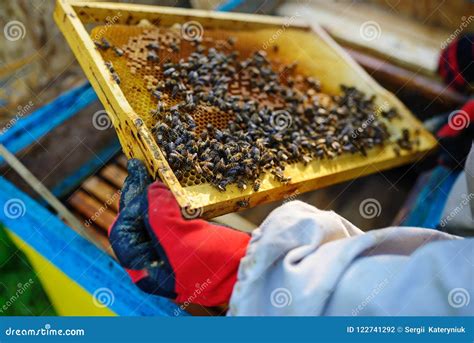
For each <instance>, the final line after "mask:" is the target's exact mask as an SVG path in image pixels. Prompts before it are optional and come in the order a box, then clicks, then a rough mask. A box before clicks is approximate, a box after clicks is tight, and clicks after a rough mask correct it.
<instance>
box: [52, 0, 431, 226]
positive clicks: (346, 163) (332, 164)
mask: <svg viewBox="0 0 474 343" xmlns="http://www.w3.org/2000/svg"><path fill="white" fill-rule="evenodd" d="M118 14H120V15H118ZM54 18H55V21H56V23H57V25H58V26H59V28H60V29H61V31H62V32H63V34H64V36H65V37H66V40H67V41H68V43H69V45H70V47H71V49H72V51H73V52H74V54H75V56H76V57H77V59H78V61H79V63H80V64H81V66H82V68H83V69H84V72H85V74H86V76H87V77H88V79H89V81H90V82H91V84H92V86H93V88H94V89H95V91H96V93H97V95H98V97H99V99H100V101H101V102H102V104H103V105H104V107H105V109H106V111H107V113H108V114H109V116H110V119H111V121H112V123H113V125H114V127H115V129H116V131H117V134H118V137H119V139H120V143H121V145H122V148H123V150H124V152H125V154H126V155H127V156H128V157H129V158H131V157H134V158H139V159H141V160H142V161H144V162H145V164H146V166H147V168H148V170H149V172H150V173H151V175H152V176H153V177H154V178H158V177H159V178H161V180H162V181H163V182H164V183H165V184H166V185H167V186H168V187H169V188H170V190H171V191H172V193H173V194H174V196H175V197H176V200H177V202H178V203H179V205H180V206H181V208H182V209H184V210H186V214H189V215H190V216H192V217H194V216H202V217H205V218H212V217H216V216H219V215H222V214H225V213H229V212H236V211H239V210H242V209H245V208H248V207H253V206H256V205H258V204H262V203H267V202H270V201H275V200H280V199H283V198H285V197H288V196H292V195H295V194H299V193H302V192H306V191H310V190H314V189H317V188H321V187H324V186H328V185H331V184H334V183H338V182H342V181H345V180H349V179H354V178H357V177H360V176H363V175H367V174H370V173H373V172H379V171H381V170H383V169H388V168H392V167H395V166H399V165H402V164H405V163H408V162H412V161H415V160H417V159H419V158H421V157H422V156H424V155H426V154H427V153H428V152H430V151H431V150H433V149H434V148H435V147H436V140H435V139H434V137H433V136H432V135H431V134H430V133H429V132H427V131H426V130H425V129H424V128H423V126H422V124H421V123H420V122H419V121H418V120H417V119H416V118H415V117H414V116H413V115H412V114H411V113H410V111H409V110H408V109H407V108H406V107H405V106H404V105H403V104H402V103H401V102H400V101H399V100H398V99H397V98H396V97H395V96H394V95H393V94H392V93H390V92H388V91H386V90H385V89H384V88H382V87H381V86H380V85H379V84H377V82H376V81H374V80H373V79H372V78H371V77H370V76H369V75H368V74H367V73H366V72H365V71H364V70H363V69H362V68H361V67H360V66H359V65H358V64H357V63H355V62H354V61H353V60H352V59H351V57H349V55H348V54H347V53H345V52H344V51H343V50H342V48H341V47H339V46H338V45H337V44H336V43H335V42H334V41H333V40H332V39H331V38H330V37H329V36H328V35H327V34H326V33H325V32H324V31H323V30H322V29H321V28H320V27H319V26H317V25H315V24H312V25H311V26H307V25H305V24H301V23H298V21H297V18H278V17H269V16H260V15H249V14H236V13H220V12H209V11H199V10H188V9H179V8H167V7H156V6H145V5H136V4H118V3H101V2H89V1H87V2H80V1H72V0H57V6H56V11H55V13H54ZM110 18H116V20H115V21H114V24H122V25H136V24H138V23H139V21H140V20H142V19H146V20H148V21H149V22H150V23H152V24H154V25H157V26H164V27H170V26H172V25H174V24H176V23H181V24H183V23H186V22H188V21H197V22H199V23H200V24H201V25H202V26H203V27H204V28H205V29H206V28H212V29H215V30H219V29H221V30H250V31H251V32H252V33H251V35H252V37H253V39H260V40H261V42H262V43H265V42H267V41H268V39H278V40H281V41H282V42H283V44H297V45H299V44H300V43H304V54H302V55H299V56H298V57H299V60H298V62H300V60H301V61H302V63H303V64H304V65H305V68H306V69H305V71H307V73H308V76H314V77H316V78H318V79H319V80H321V82H322V84H323V89H324V90H325V91H327V92H328V93H330V94H336V93H338V87H339V84H343V83H344V84H349V85H355V86H357V88H358V89H360V90H362V91H364V92H365V93H366V94H368V95H376V99H377V100H376V104H379V105H380V104H383V103H387V104H388V105H389V106H390V107H395V108H396V109H397V110H398V112H399V114H400V115H401V118H402V119H399V120H397V123H394V124H391V126H393V127H392V128H391V129H392V131H393V132H397V130H398V131H400V128H401V127H402V126H403V127H408V128H409V129H410V130H415V129H416V130H418V131H419V136H418V139H419V144H418V145H417V146H416V147H415V148H414V149H413V150H411V151H406V150H404V151H402V152H401V153H400V154H399V155H397V154H396V153H395V151H394V149H393V148H394V147H395V145H396V143H395V142H393V141H392V142H390V143H388V144H387V145H385V146H384V147H381V148H374V149H371V150H370V151H369V152H368V156H366V157H364V156H361V155H350V154H344V155H341V156H338V157H337V158H335V159H333V160H328V159H324V160H314V161H313V162H311V163H310V164H309V165H308V166H303V165H302V164H301V163H297V164H290V165H288V166H287V167H286V169H285V175H287V176H290V177H291V181H290V182H289V183H287V184H282V183H280V182H278V181H276V180H274V179H273V178H272V177H271V176H270V175H265V176H264V177H263V178H262V181H261V186H260V189H259V190H258V191H253V190H252V189H251V188H252V187H248V188H247V189H246V190H244V191H242V190H239V189H238V188H237V186H235V185H230V186H228V189H227V190H226V191H225V192H219V191H218V190H217V189H216V188H215V187H213V186H211V185H210V184H207V183H204V184H199V185H193V186H183V185H181V184H180V182H179V181H178V179H177V178H176V176H175V174H174V173H173V171H172V169H171V168H170V166H169V165H168V162H167V161H166V159H165V158H164V155H163V153H162V151H161V149H160V147H159V144H157V142H156V140H155V138H154V137H153V135H152V133H151V128H150V127H147V125H145V123H144V122H143V120H142V119H141V117H140V114H138V113H136V112H135V111H134V110H133V108H132V107H131V106H130V104H129V102H128V101H127V99H126V97H125V94H124V93H123V91H122V89H121V88H120V85H118V84H117V83H116V82H113V81H112V80H111V75H110V72H109V70H108V69H107V67H106V65H105V63H104V60H103V58H102V56H101V54H100V52H99V51H97V49H96V47H95V45H94V42H93V41H92V39H91V36H90V34H89V33H88V31H87V30H86V26H85V25H88V24H89V25H91V24H96V25H98V24H101V23H102V24H104V23H106V22H107V21H110ZM272 33H273V34H272ZM277 33H278V35H277V37H276V38H275V35H276V34H277ZM255 37H256V38H255ZM281 50H282V53H283V54H289V55H291V53H292V51H291V50H293V49H286V50H288V51H285V49H281Z"/></svg>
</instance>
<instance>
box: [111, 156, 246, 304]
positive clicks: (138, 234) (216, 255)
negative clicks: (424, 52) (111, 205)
mask: <svg viewBox="0 0 474 343" xmlns="http://www.w3.org/2000/svg"><path fill="white" fill-rule="evenodd" d="M127 169H128V173H129V174H128V177H127V179H126V180H125V183H124V186H123V190H122V195H121V198H120V212H119V214H118V216H117V218H116V220H115V222H114V224H112V226H111V228H110V229H109V239H110V243H111V245H112V249H113V250H114V252H115V254H116V255H117V258H118V260H119V262H120V264H121V265H122V266H123V267H124V268H125V269H126V271H127V272H128V273H129V275H130V277H131V278H132V280H133V282H134V283H135V284H136V285H137V286H138V287H140V288H141V289H142V290H144V291H145V292H148V293H152V294H156V295H161V296H164V297H167V298H171V299H174V300H176V301H177V302H178V303H184V302H189V303H195V304H200V305H204V306H216V305H221V304H224V303H227V302H228V300H229V298H230V295H231V293H232V289H233V286H234V283H235V281H236V276H237V269H238V267H239V263H240V259H241V258H242V257H243V256H244V254H245V251H246V248H247V245H248V242H249V240H250V236H249V235H248V234H246V233H243V232H240V231H236V230H233V229H230V228H227V227H224V226H219V225H216V224H212V223H209V222H207V221H205V220H201V219H192V220H187V219H184V218H183V216H182V213H181V210H180V207H179V206H178V203H177V202H176V200H175V199H174V197H173V195H172V194H171V192H170V191H169V190H168V189H167V188H166V186H165V185H164V184H162V183H161V182H154V183H151V180H150V177H149V176H148V172H147V170H146V168H145V166H144V165H143V163H142V162H140V161H139V160H136V159H131V160H129V161H128V164H127Z"/></svg>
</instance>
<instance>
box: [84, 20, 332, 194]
mask: <svg viewBox="0 0 474 343" xmlns="http://www.w3.org/2000/svg"><path fill="white" fill-rule="evenodd" d="M250 34H251V33H250ZM243 36H245V37H246V38H245V39H244V38H243ZM229 37H235V38H236V41H235V43H233V44H234V45H233V46H232V47H231V46H230V43H228V38H229ZM241 37H242V39H239V38H241ZM248 37H249V32H245V31H243V32H242V31H226V30H211V29H206V31H205V36H204V37H203V41H202V45H204V46H206V47H215V46H216V45H217V47H218V48H220V49H228V51H229V52H230V51H234V50H237V51H238V52H239V56H240V57H239V59H245V58H247V57H249V56H250V55H251V54H252V53H253V52H255V51H257V50H260V49H261V43H259V42H257V41H255V42H253V43H252V42H251V41H249V39H248ZM91 38H92V39H93V40H94V41H95V42H99V43H100V41H101V39H102V38H105V39H106V41H107V42H108V43H110V45H111V46H112V47H118V48H119V49H121V50H122V52H123V55H122V56H119V55H118V54H117V52H116V51H115V50H114V49H113V48H108V49H100V48H98V51H99V52H100V53H101V55H102V57H103V59H104V61H106V62H111V63H112V66H113V69H114V70H115V72H116V73H117V75H118V76H119V78H120V84H119V85H120V88H121V89H122V91H123V93H124V95H125V97H126V99H127V100H128V102H129V103H130V105H131V107H132V108H133V109H134V111H135V112H136V113H137V115H138V116H140V117H141V118H142V119H143V121H144V123H145V124H146V125H147V126H148V127H149V128H150V129H151V128H152V127H153V126H154V125H155V124H156V123H157V122H159V121H160V118H159V117H157V116H156V115H154V114H153V113H152V112H153V110H155V109H156V108H157V104H158V100H157V99H156V97H154V96H153V95H152V93H151V89H154V88H155V87H156V85H157V84H158V82H159V81H161V80H164V79H165V76H164V75H163V71H162V70H161V69H160V68H159V67H157V65H158V63H156V62H155V63H153V62H152V61H148V60H147V53H148V49H147V48H146V45H147V44H148V43H151V42H153V41H156V40H158V41H159V42H160V44H162V43H164V45H165V46H166V45H167V44H172V43H176V44H177V45H178V46H179V47H180V50H179V52H175V51H173V50H172V49H170V48H168V49H160V50H159V52H158V54H157V56H158V58H159V60H160V62H163V61H166V60H170V61H171V62H173V63H176V62H178V61H179V60H180V59H182V58H186V57H187V56H189V54H191V53H192V52H193V51H194V50H195V47H194V46H193V44H192V42H190V41H187V40H184V39H180V31H179V30H177V29H173V28H158V27H155V26H143V27H141V26H129V25H112V26H97V27H95V28H93V29H92V31H91ZM267 53H268V56H269V59H270V60H271V61H272V64H274V65H276V66H279V65H285V64H289V63H291V62H293V61H291V62H290V61H283V60H281V58H280V56H279V55H278V49H277V48H272V49H268V50H267ZM282 77H284V74H283V76H282ZM229 93H230V94H232V95H241V96H243V97H246V96H250V95H251V94H255V92H252V90H251V89H249V88H248V87H247V83H246V81H242V80H238V81H237V82H235V83H234V84H231V86H230V89H229ZM259 93H261V92H259ZM164 94H165V97H167V98H165V99H164V102H165V103H166V106H167V107H171V106H174V105H176V104H177V103H179V102H181V101H182V100H183V99H181V98H175V99H173V98H172V97H171V96H169V94H166V92H164ZM252 97H253V98H254V99H255V100H257V101H259V102H261V103H268V104H271V105H276V106H278V105H279V104H280V103H281V101H279V99H277V98H271V99H270V98H268V96H267V95H266V94H265V93H261V94H260V95H258V96H257V97H255V96H252ZM327 99H329V97H328V96H327ZM326 101H329V100H326ZM192 117H193V119H194V120H195V122H196V125H197V128H196V130H197V132H198V133H199V132H200V131H201V130H202V129H204V128H205V126H206V125H207V124H208V123H212V125H213V126H214V127H217V128H220V129H222V128H225V127H226V126H227V125H228V122H229V120H231V119H232V117H231V115H230V114H229V113H227V112H224V111H221V110H220V109H218V108H217V107H214V106H204V105H198V106H197V108H196V110H194V112H193V113H192ZM157 144H158V146H159V145H160V142H157ZM178 180H179V182H180V183H181V186H183V187H186V186H193V185H199V184H202V183H207V181H206V180H205V178H204V177H202V176H200V175H198V174H197V173H196V172H195V171H187V172H185V173H183V175H182V176H181V177H180V178H179V179H178Z"/></svg>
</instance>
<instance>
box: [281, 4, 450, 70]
mask: <svg viewBox="0 0 474 343" xmlns="http://www.w3.org/2000/svg"><path fill="white" fill-rule="evenodd" d="M277 12H278V14H280V15H286V16H292V15H295V14H299V16H300V17H301V18H302V19H305V20H306V21H307V22H308V23H317V24H319V25H321V26H323V27H324V28H325V29H326V30H327V31H328V32H329V33H330V34H331V36H332V37H333V38H334V39H335V40H336V41H337V42H339V43H341V44H343V45H347V46H350V47H352V48H354V49H357V50H360V51H364V52H369V53H370V54H375V55H378V56H380V57H382V58H383V59H385V60H389V61H391V62H392V63H395V64H397V65H399V66H402V67H404V68H407V69H409V70H412V71H415V72H417V73H423V74H425V75H427V76H431V77H433V76H434V75H435V74H436V68H437V64H438V56H439V51H440V49H441V46H442V45H443V43H445V42H446V40H447V39H448V37H449V35H450V34H451V33H452V32H451V31H449V30H446V29H441V28H435V27H433V26H429V25H424V24H423V23H422V22H421V21H418V20H414V19H411V18H407V17H403V16H400V15H398V14H396V13H393V12H390V11H384V10H382V9H379V8H377V7H376V6H373V5H370V4H366V3H363V2H355V1H351V2H345V1H343V2H337V1H324V0H313V1H311V2H305V3H303V4H301V3H300V2H299V1H287V2H285V3H284V4H283V5H282V6H281V7H280V8H279V9H278V11H277ZM428 15H429V13H426V16H428Z"/></svg>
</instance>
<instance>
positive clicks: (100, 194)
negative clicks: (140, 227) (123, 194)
mask: <svg viewBox="0 0 474 343" xmlns="http://www.w3.org/2000/svg"><path fill="white" fill-rule="evenodd" d="M81 187H82V188H83V189H84V190H86V191H87V192H88V193H90V194H92V195H94V196H95V197H96V198H97V199H99V200H100V201H101V202H102V204H103V205H107V206H108V207H109V208H110V209H111V210H113V211H114V212H118V210H119V200H120V190H118V189H117V188H114V187H112V186H111V185H109V184H108V183H107V182H105V181H103V180H102V179H101V178H99V177H97V176H91V177H89V178H88V179H87V180H85V181H84V182H83V184H82V186H81Z"/></svg>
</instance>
